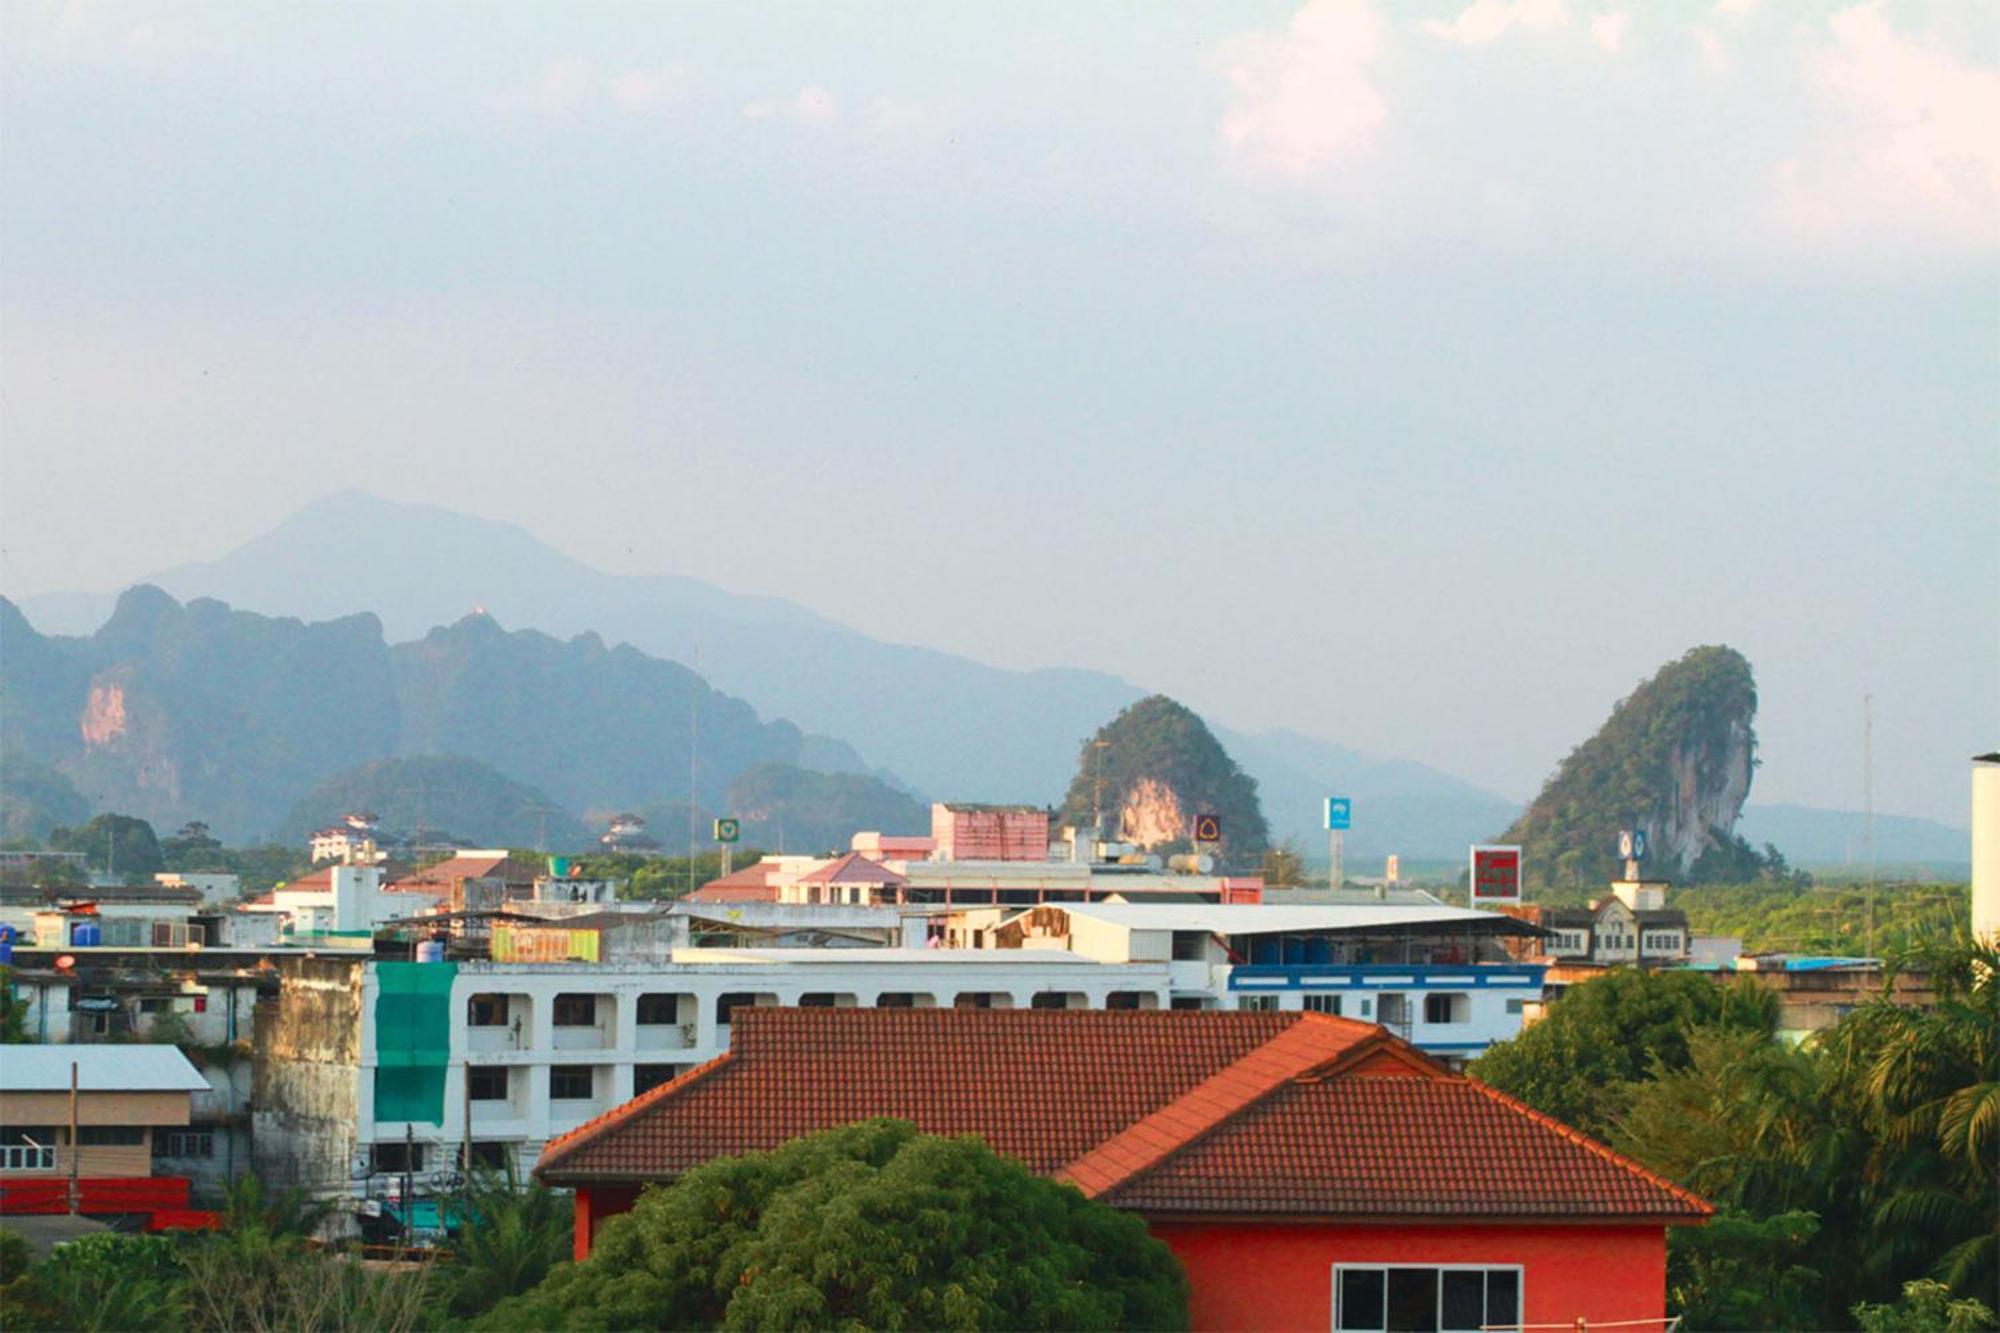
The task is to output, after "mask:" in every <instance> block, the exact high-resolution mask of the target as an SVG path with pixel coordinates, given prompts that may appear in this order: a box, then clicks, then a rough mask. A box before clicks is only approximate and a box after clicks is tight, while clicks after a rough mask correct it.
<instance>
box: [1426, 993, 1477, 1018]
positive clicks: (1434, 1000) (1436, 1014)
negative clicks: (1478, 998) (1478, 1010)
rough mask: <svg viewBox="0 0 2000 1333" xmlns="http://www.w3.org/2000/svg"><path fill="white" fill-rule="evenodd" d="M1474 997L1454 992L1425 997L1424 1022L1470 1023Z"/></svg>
mask: <svg viewBox="0 0 2000 1333" xmlns="http://www.w3.org/2000/svg"><path fill="white" fill-rule="evenodd" d="M1471 1021H1472V997H1471V996H1469V995H1461V994H1456V993H1453V992H1449V991H1447V992H1444V993H1441V994H1437V995H1426V996H1424V1022H1426V1023H1470V1022H1471Z"/></svg>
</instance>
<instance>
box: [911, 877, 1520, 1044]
mask: <svg viewBox="0 0 2000 1333" xmlns="http://www.w3.org/2000/svg"><path fill="white" fill-rule="evenodd" d="M1313 896H1314V897H1315V898H1318V899H1321V900H1322V901H1315V902H1310V903H1300V904H1296V905H1289V904H1282V903H1280V904H1274V903H1268V902H1267V903H1262V904H1219V903H1186V904H1152V903H1088V904H1084V903H1078V904H1061V905H1056V904H1048V905H1045V906H1041V907H1036V908H1032V909H1029V910H1026V911H1013V912H1009V911H1004V910H994V911H972V912H961V913H955V914H953V915H952V916H951V917H950V918H949V920H948V924H947V925H946V927H945V935H944V939H943V940H942V942H943V943H945V944H947V945H952V946H957V947H961V948H965V947H970V948H999V949H1007V948H1032V949H1046V948H1049V947H1051V946H1055V947H1061V948H1066V949H1070V950H1072V951H1074V952H1076V953H1080V954H1083V955H1084V956H1086V957H1090V958H1094V959H1096V960H1098V961H1100V962H1105V963H1141V962H1165V963H1167V964H1168V966H1169V969H1170V973H1171V983H1170V984H1171V997H1170V1003H1171V1004H1172V1005H1174V1006H1175V1007H1179V1008H1190V1009H1194V1008H1201V1009H1208V1008H1218V1007H1223V1008H1234V1009H1279V1010H1288V1009H1310V1010H1314V1011H1317V1012H1320V1013H1328V1014H1338V1015H1341V1016H1343V1017H1347V1018H1356V1019H1361V1020H1363V1021H1364V1022H1370V1023H1380V1024H1382V1025H1383V1026H1384V1027H1387V1028H1389V1029H1390V1030H1391V1031H1393V1032H1394V1033H1396V1035H1398V1036H1400V1037H1402V1038H1404V1039H1405V1040H1407V1041H1409V1042H1411V1043H1412V1044H1414V1045H1416V1046H1417V1047H1419V1048H1420V1049H1422V1050H1424V1051H1427V1052H1429V1053H1431V1054H1433V1055H1436V1056H1439V1057H1440V1058H1444V1059H1447V1060H1452V1061H1454V1062H1456V1061H1461V1060H1467V1059H1470V1058H1472V1057H1473V1056H1476V1055H1478V1054H1479V1053H1480V1052H1482V1051H1484V1050H1485V1049H1486V1048H1487V1047H1488V1046H1490V1045H1492V1044H1493V1043H1494V1042H1497V1041H1505V1040H1507V1039H1508V1038H1510V1037H1513V1036H1514V1035H1515V1034H1516V1033H1518V1032H1519V1031H1520V1030H1521V1024H1522V1021H1523V1018H1524V1015H1525V1013H1526V1011H1527V1010H1528V1008H1529V1007H1530V1006H1531V1005H1532V1004H1533V1003H1534V1002H1536V1001H1539V1000H1540V999H1541V997H1542V980H1543V973H1544V972H1545V970H1546V969H1545V968H1544V967H1542V966H1540V965H1538V964H1532V963H1523V962H1521V961H1519V960H1517V959H1515V958H1513V957H1510V956H1509V954H1508V953H1507V951H1506V950H1505V949H1504V948H1503V947H1502V945H1501V941H1502V940H1503V939H1506V938H1509V937H1515V936H1530V937H1538V936H1540V935H1542V934H1543V933H1544V932H1543V931H1542V930H1541V929H1540V928H1539V927H1536V926H1534V925H1532V924H1530V923H1527V922H1523V921H1518V920H1515V919H1514V918H1512V917H1508V916H1504V915H1501V914H1500V913H1497V912H1482V911H1471V910H1467V909H1465V908H1461V907H1452V906H1449V905H1447V904H1445V903H1442V902H1439V901H1438V900H1437V899H1436V898H1433V897H1431V896H1430V895H1429V894H1425V893H1421V892H1413V891H1403V892H1400V893H1397V894H1396V895H1395V896H1394V897H1393V898H1390V897H1389V896H1388V895H1383V896H1379V897H1378V896H1374V895H1370V894H1366V893H1341V894H1337V895H1329V894H1320V895H1313Z"/></svg>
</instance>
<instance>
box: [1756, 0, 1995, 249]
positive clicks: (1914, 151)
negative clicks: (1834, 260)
mask: <svg viewBox="0 0 2000 1333" xmlns="http://www.w3.org/2000/svg"><path fill="white" fill-rule="evenodd" d="M1827 32H1828V36H1829V38H1830V41H1829V42H1828V43H1827V44H1826V45H1824V46H1823V47H1822V48H1821V49H1820V50H1819V52H1818V53H1817V54H1816V56H1815V58H1814V60H1813V62H1812V71H1813V76H1814V82H1815V85H1816V88H1817V91H1818V92H1819V94H1820V96H1821V98H1822V99H1823V101H1824V103H1825V104H1826V105H1827V106H1828V107H1829V108H1830V109H1831V110H1832V111H1833V112H1834V114H1835V117H1836V119H1837V122H1838V123H1837V126H1836V128H1835V129H1834V130H1833V131H1832V132H1831V133H1829V134H1828V135H1827V136H1826V137H1825V138H1824V139H1823V140H1822V141H1821V142H1820V143H1819V144H1817V145H1816V146H1815V147H1814V149H1813V150H1812V151H1810V152H1808V153H1804V154H1801V155H1798V156H1795V157H1792V158H1789V159H1787V160H1786V161H1784V162H1782V163H1781V164H1780V165H1779V167H1778V169H1777V172H1776V179H1775V195H1774V200H1775V202H1774V205H1773V213H1774V216H1775V218H1776V220H1777V222H1778V223H1779V225H1780V226H1781V227H1782V228H1783V229H1785V230H1786V231H1788V232H1790V233H1791V234H1793V235H1795V236H1799V237H1801V238H1806V239H1813V240H1820V241H1830V240H1843V239H1845V240H1853V239H1861V238H1872V237H1879V236H1881V235H1883V234H1885V233H1887V234H1898V233H1900V234H1903V235H1916V236H1921V237H1924V238H1927V239H1930V240H1933V241H1944V242H1946V243H1949V244H1954V245H1961V246H1971V247H1974V248H1978V249H1995V248H2000V133H1996V131H1995V127H1996V126H2000V70H1996V69H1994V68H1992V67H1990V66H1983V65H1978V64H1974V63H1972V62H1970V61H1967V60H1964V59H1961V58H1960V57H1959V56H1957V55H1956V54H1954V53H1953V52H1951V51H1950V50H1948V49H1946V47H1945V46H1944V45H1943V44H1942V42H1940V41H1939V40H1938V39H1937V38H1936V37H1934V36H1932V35H1928V34H1926V35H1922V36H1905V35H1904V34H1902V33H1899V32H1897V31H1896V30H1895V28H1894V27H1893V26H1891V24H1890V23H1889V21H1888V20H1887V19H1886V18H1885V17H1884V16H1883V13H1882V9H1881V6H1880V5H1879V4H1864V5H1858V6H1855V7H1854V8H1851V9H1846V10H1842V11H1840V12H1839V13H1837V14H1835V15H1833V16H1832V17H1831V18H1830V19H1829V20H1828V21H1827Z"/></svg>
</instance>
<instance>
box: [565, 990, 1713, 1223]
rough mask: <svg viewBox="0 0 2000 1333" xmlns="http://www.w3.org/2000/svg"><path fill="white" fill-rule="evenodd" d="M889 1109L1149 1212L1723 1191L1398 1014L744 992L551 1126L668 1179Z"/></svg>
mask: <svg viewBox="0 0 2000 1333" xmlns="http://www.w3.org/2000/svg"><path fill="white" fill-rule="evenodd" d="M874 1116H893V1117H897V1118H900V1119H905V1120H909V1121H911V1122H913V1123H914V1124H916V1125H917V1126H918V1127H919V1128H920V1129H923V1130H926V1131H928V1132H931V1133H939V1134H977V1135H979V1136H981V1137H982V1138H984V1139H985V1140H986V1141H987V1142H988V1143H990V1144H992V1145H993V1147H994V1148H995V1149H997V1150H998V1151H1000V1152H1003V1153H1007V1154H1009V1155H1011V1156H1014V1157H1017V1158H1019V1159H1020V1160H1022V1161H1023V1162H1025V1163H1026V1164H1027V1165H1028V1166H1029V1167H1030V1168H1032V1169H1033V1170H1035V1171H1038V1172H1041V1173H1043V1174H1046V1175H1055V1176H1059V1177H1061V1178H1064V1179H1068V1180H1071V1181H1072V1182H1074V1183H1075V1184H1077V1185H1078V1186H1079V1188H1082V1189H1083V1190H1084V1191H1085V1192H1086V1193H1089V1194H1093V1195H1097V1196H1099V1197H1102V1198H1104V1199H1105V1200H1106V1201H1107V1202H1110V1203H1113V1204H1116V1205H1118V1206H1120V1207H1126V1208H1132V1209H1135V1210H1138V1211H1141V1212H1146V1213H1160V1214H1177V1213H1178V1214H1185V1213H1211V1214H1213V1213H1252V1214H1258V1215H1270V1214H1290V1215H1302V1214H1311V1215H1320V1216H1328V1215H1340V1216H1353V1215H1368V1216H1402V1217H1437V1216H1449V1217H1475V1216H1477V1217H1524V1216H1533V1217H1563V1218H1571V1217H1598V1218H1602V1217H1616V1218H1624V1219H1632V1218H1645V1219H1649V1220H1663V1221H1675V1220H1679V1221H1694V1220H1698V1219H1700V1218H1701V1217H1704V1216H1706V1215H1707V1213H1708V1211H1709V1209H1708V1205H1706V1204H1705V1203H1703V1202H1702V1201H1701V1200H1700V1199H1698V1198H1696V1197H1695V1196H1694V1195H1692V1194H1689V1193H1688V1192H1687V1191H1685V1190H1682V1189H1679V1188H1678V1187H1676V1186H1674V1185H1673V1184H1671V1183H1670V1182H1668V1181H1666V1180H1663V1179H1661V1178H1660V1177H1658V1176H1655V1175H1653V1174H1652V1173H1651V1172H1648V1171H1647V1170H1645V1168H1643V1167H1641V1166H1639V1165H1638V1164H1637V1163H1635V1162H1632V1161H1629V1160H1628V1159H1626V1158H1623V1157H1620V1156H1618V1155H1617V1154H1616V1153H1613V1152H1612V1151H1611V1150H1610V1149H1608V1148H1605V1147H1603V1146H1602V1145H1599V1144H1596V1143H1593V1142H1591V1141H1590V1140H1589V1139H1586V1138H1585V1137H1584V1136H1582V1135H1581V1134H1578V1133H1577V1132H1576V1131H1574V1130H1571V1129H1569V1128H1567V1127H1566V1126H1563V1125H1561V1124H1558V1123H1557V1122H1556V1121H1553V1120H1550V1119H1548V1118H1547V1117H1545V1116H1542V1115H1539V1114H1538V1113H1536V1112H1534V1111H1532V1110H1529V1109H1528V1108H1527V1107H1525V1106H1522V1105H1520V1104H1519V1103H1517V1102H1514V1101H1512V1100H1511V1099H1509V1098H1506V1097H1503V1096H1501V1095H1500V1094H1499V1093H1496V1092H1494V1091H1493V1090H1491V1089H1489V1088H1486V1087H1484V1086H1483V1085H1481V1084H1478V1083H1476V1082H1474V1081H1472V1080H1469V1079H1466V1078H1464V1077H1462V1076H1459V1075H1455V1074H1452V1073H1451V1072H1450V1071H1448V1070H1446V1069H1444V1068H1443V1067H1442V1066H1440V1065H1437V1064H1434V1063H1432V1062H1431V1061H1430V1060H1428V1059H1426V1058H1425V1057H1424V1056H1422V1055H1420V1054H1418V1053H1417V1052H1415V1051H1414V1050H1413V1049H1411V1048H1410V1047H1408V1046H1407V1045H1405V1044H1404V1043H1402V1042H1400V1041H1398V1040H1396V1039H1395V1038H1393V1037H1390V1036H1389V1035H1388V1034H1387V1033H1385V1032H1383V1030H1382V1029H1380V1028H1377V1027H1374V1026H1371V1025H1369V1024H1363V1023H1356V1022H1353V1021H1351V1020H1346V1019H1339V1018H1332V1017H1328V1016H1325V1015H1320V1014H1310V1013H1222V1012H1181V1011H1109V1010H1078V1011H1045V1010H1033V1009H1013V1010H973V1009H761V1008H760V1009H744V1010H739V1011H737V1013H736V1015H735V1023H734V1032H733V1046H732V1049H731V1050H730V1051H729V1053H728V1054H726V1055H723V1056H721V1057H719V1058H717V1059H715V1060H711V1061H709V1062H708V1063H707V1064H705V1065H702V1066H700V1067H699V1068H697V1069H694V1070H692V1071H690V1072H689V1073H687V1074H684V1075H682V1076H681V1077H680V1078H678V1079H676V1080H674V1081H673V1082H671V1083H668V1084H665V1085H663V1086H662V1087H659V1088H656V1089H654V1090H653V1091H651V1092H649V1093H647V1094H645V1095H644V1096H642V1097H639V1098H636V1099H634V1100H633V1101H630V1102H627V1103H626V1104H625V1105H624V1106H621V1107H619V1108H617V1109H616V1110H613V1111H611V1112H609V1113H607V1114H606V1115H603V1116H600V1117H598V1119H596V1120H594V1121H591V1122H590V1123H589V1124H586V1125H584V1126H582V1127H580V1128H578V1129H576V1130H573V1131H572V1132H570V1133H569V1134H566V1135H564V1136H562V1137H561V1138H559V1139H556V1140H554V1141H552V1142H551V1143H550V1144H549V1145H548V1147H547V1148H546V1149H545V1150H544V1152H543V1154H542V1159H541V1162H540V1164H539V1165H538V1166H537V1167H536V1172H537V1174H539V1175H541V1176H542V1177H543V1178H544V1179H545V1180H547V1181H549V1182H550V1183H552V1184H560V1185H579V1184H590V1183H592V1182H597V1181H633V1180H661V1179H670V1178H672V1177H674V1176H676V1175H678V1174H680V1173H681V1172H682V1171H685V1170H687V1169H688V1168H690V1167H693V1166H696V1165H699V1164H700V1163H702V1162H705V1161H707V1160H709V1159H711V1158H714V1157H721V1156H728V1155H733V1154H737V1153H743V1152H750V1151H755V1150H759V1149H768V1148H774V1147H776V1146H778V1145H779V1144H781V1143H784V1142H785V1141H787V1140H789V1139H792V1138H795V1137H797V1136H799V1135H801V1134H807V1133H811V1132H813V1131H814V1130H819V1129H825V1128H829V1127H831V1126H834V1125H840V1124H846V1123H849V1122H851V1121H855V1120H862V1119H867V1118H870V1117H874Z"/></svg>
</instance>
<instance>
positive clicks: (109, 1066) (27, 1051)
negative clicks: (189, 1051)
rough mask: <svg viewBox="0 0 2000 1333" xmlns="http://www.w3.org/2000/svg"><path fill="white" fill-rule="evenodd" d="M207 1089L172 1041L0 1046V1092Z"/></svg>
mask: <svg viewBox="0 0 2000 1333" xmlns="http://www.w3.org/2000/svg"><path fill="white" fill-rule="evenodd" d="M72 1062H74V1063H75V1065H76V1078H77V1087H78V1089H80V1090H81V1091H83V1092H206V1091H207V1090H208V1080H207V1079H205V1078H203V1077H202V1076H201V1071H200V1070H199V1069H196V1068H195V1067H194V1065H193V1063H191V1062H190V1061H189V1060H188V1058H187V1057H186V1056H185V1055H182V1054H181V1051H180V1048H179V1047H177V1046H164V1045H161V1046H81V1045H80V1046H0V1092H68V1091H69V1069H70V1065H71V1063H72Z"/></svg>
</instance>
